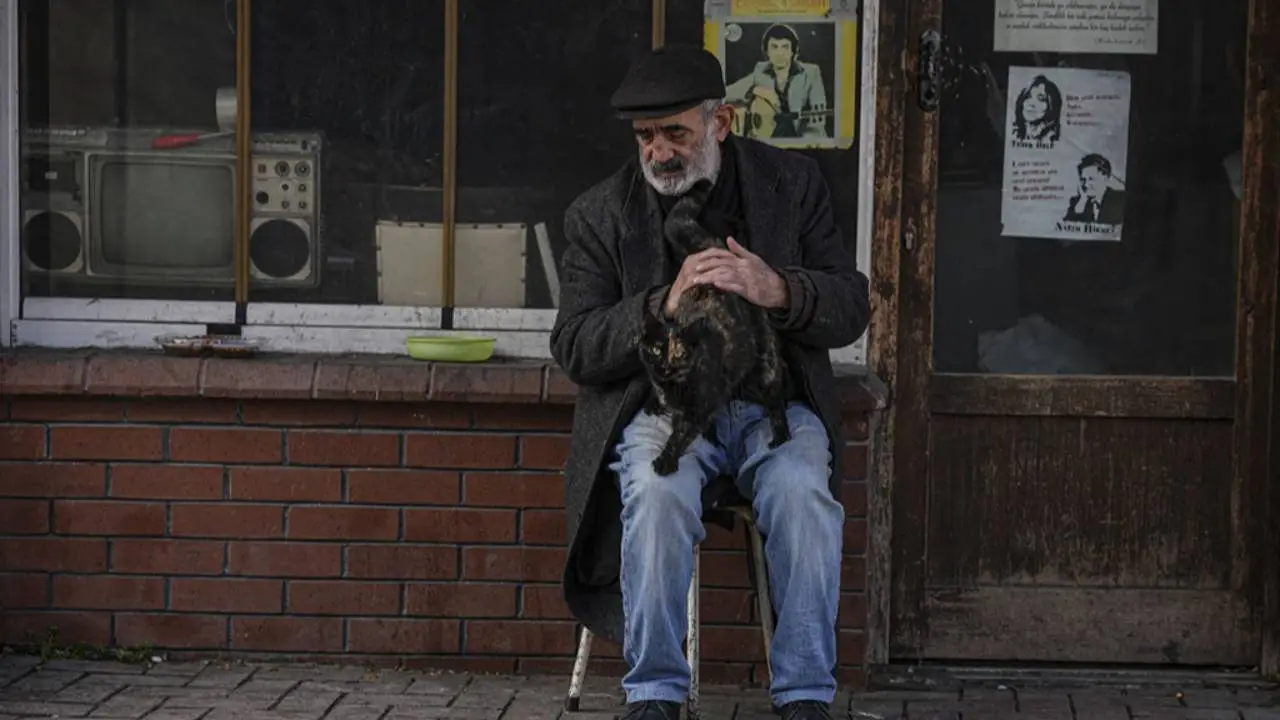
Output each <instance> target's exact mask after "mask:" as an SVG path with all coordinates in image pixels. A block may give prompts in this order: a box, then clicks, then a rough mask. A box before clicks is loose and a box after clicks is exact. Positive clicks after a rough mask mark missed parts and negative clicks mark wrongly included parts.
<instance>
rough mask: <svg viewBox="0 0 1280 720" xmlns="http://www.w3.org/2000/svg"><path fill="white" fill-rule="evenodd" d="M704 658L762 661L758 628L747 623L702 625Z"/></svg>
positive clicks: (762, 651)
mask: <svg viewBox="0 0 1280 720" xmlns="http://www.w3.org/2000/svg"><path fill="white" fill-rule="evenodd" d="M701 651H702V658H703V659H704V660H742V661H750V662H764V659H765V650H764V637H763V634H762V633H761V631H760V628H759V627H758V626H757V627H751V626H747V625H708V624H706V623H704V624H703V625H702V647H701Z"/></svg>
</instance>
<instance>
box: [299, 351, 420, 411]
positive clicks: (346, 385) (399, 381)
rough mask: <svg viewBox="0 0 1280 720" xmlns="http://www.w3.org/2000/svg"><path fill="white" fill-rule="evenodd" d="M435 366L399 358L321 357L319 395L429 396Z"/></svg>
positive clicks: (392, 398)
mask: <svg viewBox="0 0 1280 720" xmlns="http://www.w3.org/2000/svg"><path fill="white" fill-rule="evenodd" d="M430 384H431V366H430V365H429V364H427V363H420V362H405V361H401V360H399V359H395V360H387V361H383V362H377V363H373V362H369V361H359V362H345V361H342V360H321V361H320V362H319V363H318V365H317V367H316V377H315V397H316V398H319V399H341V400H346V399H351V400H382V401H386V402H396V401H402V400H410V401H418V402H421V401H423V400H426V399H427V392H428V386H429V385H430Z"/></svg>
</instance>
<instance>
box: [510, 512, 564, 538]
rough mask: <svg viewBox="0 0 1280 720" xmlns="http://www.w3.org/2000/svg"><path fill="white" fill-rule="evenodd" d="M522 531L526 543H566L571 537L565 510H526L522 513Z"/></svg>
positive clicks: (521, 536)
mask: <svg viewBox="0 0 1280 720" xmlns="http://www.w3.org/2000/svg"><path fill="white" fill-rule="evenodd" d="M520 533H521V534H520V542H522V543H524V544H526V545H564V544H565V543H567V542H568V539H569V527H568V524H567V522H566V520H565V514H564V511H563V510H525V511H524V512H522V513H520Z"/></svg>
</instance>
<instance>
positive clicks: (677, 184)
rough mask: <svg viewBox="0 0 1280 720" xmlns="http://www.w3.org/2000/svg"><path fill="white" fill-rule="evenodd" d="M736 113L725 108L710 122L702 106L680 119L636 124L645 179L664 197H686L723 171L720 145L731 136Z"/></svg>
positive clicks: (668, 117) (670, 118)
mask: <svg viewBox="0 0 1280 720" xmlns="http://www.w3.org/2000/svg"><path fill="white" fill-rule="evenodd" d="M732 112H733V110H732V109H731V108H729V107H728V106H725V105H722V106H720V107H719V108H717V109H716V111H715V113H714V114H712V115H711V117H710V118H708V117H706V116H705V115H704V114H703V110H702V108H701V106H698V107H692V108H689V109H688V110H685V111H684V112H682V113H680V114H679V115H669V116H667V117H661V118H649V119H645V120H634V121H632V123H631V127H632V129H633V130H634V131H635V134H636V144H637V145H638V146H639V151H640V167H641V168H642V170H643V171H644V177H645V179H646V180H648V181H649V184H650V185H652V186H653V189H654V190H657V191H658V192H659V193H661V194H663V195H683V194H684V193H686V192H688V191H689V188H691V187H693V186H694V184H695V183H697V182H698V181H699V180H702V179H708V180H711V179H713V178H714V177H715V175H716V174H717V173H718V172H719V170H720V141H722V140H724V138H725V136H726V135H728V134H729V120H730V118H731V113H732Z"/></svg>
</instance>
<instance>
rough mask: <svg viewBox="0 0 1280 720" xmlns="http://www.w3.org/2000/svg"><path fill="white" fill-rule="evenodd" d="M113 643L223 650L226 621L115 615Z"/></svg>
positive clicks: (133, 645)
mask: <svg viewBox="0 0 1280 720" xmlns="http://www.w3.org/2000/svg"><path fill="white" fill-rule="evenodd" d="M116 643H117V644H119V645H120V646H122V647H138V646H145V645H149V646H152V647H163V648H189V649H199V650H212V649H225V648H226V647H227V619H226V618H225V617H219V616H216V615H159V614H143V613H139V614H132V613H121V614H118V615H116Z"/></svg>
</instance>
